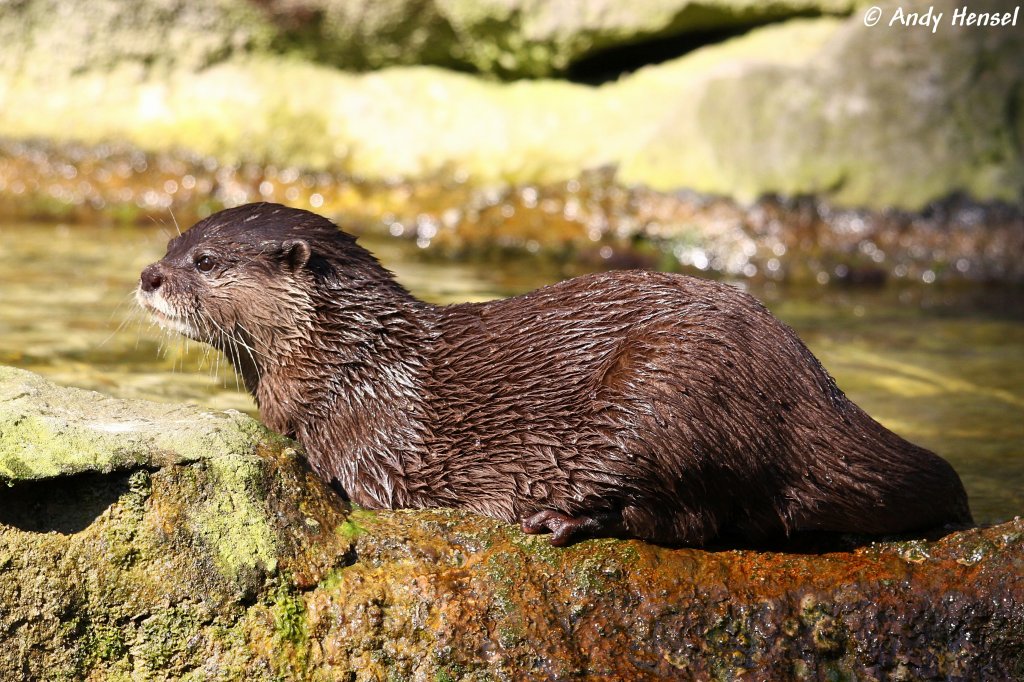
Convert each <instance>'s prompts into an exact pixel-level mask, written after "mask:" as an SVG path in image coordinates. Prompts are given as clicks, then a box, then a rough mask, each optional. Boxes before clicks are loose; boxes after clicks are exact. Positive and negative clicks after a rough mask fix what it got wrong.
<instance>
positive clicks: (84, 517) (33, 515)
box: [0, 471, 132, 535]
mask: <svg viewBox="0 0 1024 682" xmlns="http://www.w3.org/2000/svg"><path fill="white" fill-rule="evenodd" d="M131 476H132V472H130V471H124V472H118V473H116V474H106V475H104V474H98V473H93V472H90V473H85V474H78V475H76V476H63V477H60V478H53V479H46V480H42V481H30V482H25V483H19V484H17V485H15V486H13V487H11V488H8V489H6V490H2V491H0V525H5V526H11V527H13V528H17V529H18V530H22V531H25V532H29V533H49V532H57V533H60V534H61V535H71V534H73V533H78V532H81V531H83V530H85V529H86V528H88V527H89V526H90V525H91V524H92V523H93V522H94V521H96V519H97V518H99V516H100V515H101V514H103V512H104V511H106V510H107V509H108V508H110V507H111V506H112V505H113V504H114V503H115V502H117V501H118V500H119V499H120V498H121V496H122V495H124V494H125V493H127V492H129V491H130V490H131V487H132V486H131V483H130V482H129V479H130V478H131Z"/></svg>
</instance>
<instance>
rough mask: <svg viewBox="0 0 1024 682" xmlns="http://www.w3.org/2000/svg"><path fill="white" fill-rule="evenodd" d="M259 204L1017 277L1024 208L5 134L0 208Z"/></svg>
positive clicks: (619, 258) (438, 230) (927, 274)
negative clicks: (730, 193) (498, 178)
mask: <svg viewBox="0 0 1024 682" xmlns="http://www.w3.org/2000/svg"><path fill="white" fill-rule="evenodd" d="M250 201H275V202H280V203H286V204H290V205H294V206H299V207H303V208H308V209H309V210H312V211H316V212H319V213H322V214H324V215H327V216H330V217H331V218H332V219H334V220H336V221H337V222H338V224H339V225H341V226H342V227H343V228H345V229H346V230H349V231H352V232H356V233H377V234H388V235H391V236H394V237H398V238H403V239H409V240H413V241H415V242H416V243H417V245H419V246H420V247H421V248H422V249H423V250H424V252H425V253H426V254H437V255H441V256H447V257H473V258H488V257H514V256H515V255H517V254H519V255H527V256H529V257H531V258H536V257H538V255H539V256H546V257H549V258H553V259H556V260H558V261H561V262H570V261H572V262H576V263H581V264H584V265H593V264H595V263H598V264H602V265H605V264H607V265H612V266H614V267H637V266H640V267H651V268H659V269H663V270H688V271H691V272H696V273H701V272H705V273H717V274H721V275H726V276H731V277H748V278H761V279H766V280H774V281H788V282H797V283H818V284H826V283H842V284H847V283H848V284H854V285H878V284H883V283H885V282H887V281H894V282H899V281H907V282H923V283H925V284H931V283H934V282H950V281H953V282H955V281H973V282H1021V281H1024V260H1022V259H1020V258H1019V257H1018V254H1020V253H1021V252H1024V210H1022V209H1021V207H1019V206H1015V205H1012V204H1006V203H999V202H990V203H985V204H979V203H977V202H975V201H972V200H970V199H968V198H966V197H963V196H959V197H952V198H949V199H947V200H945V201H942V202H936V203H934V204H932V205H930V206H929V207H928V208H927V209H925V210H924V211H920V212H908V211H897V210H891V209H890V210H884V211H872V210H853V209H839V208H835V207H833V206H830V205H829V204H828V203H827V202H824V201H822V200H818V199H813V198H809V197H808V198H803V199H783V198H773V197H766V198H763V199H761V200H760V201H758V202H756V203H754V204H741V203H739V202H736V201H734V200H731V199H728V198H725V197H715V196H710V195H701V194H696V193H693V192H658V191H654V190H651V189H648V188H644V187H640V186H634V187H626V186H624V185H623V184H622V183H621V182H620V180H619V178H618V176H617V174H616V172H615V171H614V170H613V169H610V168H606V169H601V170H598V171H594V172H591V173H585V174H583V175H581V176H580V177H578V178H574V179H571V180H568V181H565V182H553V183H545V184H521V185H513V186H509V187H504V188H502V187H481V186H479V185H476V184H474V183H472V182H469V181H467V180H466V178H465V177H462V178H460V177H454V176H452V175H440V176H437V177H435V178H432V179H429V180H424V181H415V182H414V181H394V182H381V181H371V180H365V179H364V180H358V179H353V178H352V177H351V176H349V175H347V174H344V173H328V172H320V173H311V172H303V171H300V170H299V169H297V168H294V167H281V166H274V165H261V164H222V163H220V162H218V161H217V160H216V159H215V158H213V157H203V156H199V155H195V154H187V153H183V152H175V153H166V154H154V153H146V152H143V151H141V150H139V149H137V148H133V147H130V146H126V145H97V146H86V145H54V144H51V143H46V142H41V141H29V142H20V141H13V140H4V139H2V138H0V218H6V219H8V220H30V221H31V220H45V221H62V222H68V223H76V222H79V223H97V222H110V221H115V222H128V223H137V222H140V223H144V224H147V223H151V222H156V223H158V224H163V225H165V226H166V227H167V229H168V230H173V229H174V226H175V223H176V224H177V225H178V226H179V227H180V228H181V229H184V228H186V227H188V226H189V225H191V224H193V223H194V222H196V221H197V220H199V219H200V218H202V217H205V216H206V215H209V214H210V213H212V212H214V211H216V210H220V209H221V208H224V207H226V206H234V205H237V204H241V203H246V202H250Z"/></svg>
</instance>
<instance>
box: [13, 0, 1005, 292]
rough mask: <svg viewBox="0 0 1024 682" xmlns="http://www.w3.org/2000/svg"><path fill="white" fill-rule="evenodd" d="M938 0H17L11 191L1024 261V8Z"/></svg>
mask: <svg viewBox="0 0 1024 682" xmlns="http://www.w3.org/2000/svg"><path fill="white" fill-rule="evenodd" d="M905 4H906V5H907V7H906V8H905V9H906V10H908V11H922V12H923V11H925V10H926V9H927V7H928V6H929V5H925V4H924V3H905ZM930 4H934V6H935V10H934V11H935V12H939V11H943V12H944V17H945V19H944V21H943V24H942V25H940V26H939V27H938V30H936V31H935V32H934V33H932V32H931V31H930V29H929V28H927V27H920V26H919V27H904V26H899V25H896V26H888V25H886V24H887V19H888V18H889V17H890V16H891V14H892V12H894V11H895V10H896V8H897V7H899V5H896V4H883V5H882V8H883V10H884V11H883V21H882V22H881V24H880V25H878V26H874V27H867V26H865V22H864V20H863V19H864V11H865V6H864V4H863V3H859V4H858V3H856V2H844V1H840V0H822V1H820V2H811V1H802V0H793V1H792V2H771V3H762V2H752V1H748V0H704V1H699V2H695V1H692V0H651V1H649V2H640V3H625V4H624V3H620V2H618V1H617V0H571V1H566V2H547V1H545V0H476V1H471V0H384V1H370V0H218V1H217V2H204V3H197V2H186V1H185V0H140V1H138V2H133V3H123V2H117V1H116V0H98V1H90V2H85V1H84V0H3V2H0V138H2V139H3V148H2V150H0V210H2V211H3V212H4V213H6V214H7V215H15V216H18V217H55V218H60V219H73V218H75V217H76V216H77V217H79V218H89V219H92V218H95V217H96V216H97V214H98V215H99V216H105V217H107V218H109V217H110V216H116V217H120V218H121V219H129V220H130V219H136V218H138V217H139V216H140V215H143V214H152V213H162V214H164V215H166V212H167V211H168V209H170V210H174V211H175V212H176V213H177V212H178V211H180V212H181V213H182V214H183V216H182V217H184V218H185V220H186V221H187V220H189V219H191V218H192V217H193V214H195V215H196V216H198V215H202V214H204V213H208V212H209V211H211V210H214V209H215V208H219V207H220V206H222V205H228V204H235V203H241V202H243V201H249V200H256V199H259V198H268V199H274V200H279V201H284V202H287V203H293V204H297V205H304V206H307V207H311V208H314V209H319V210H321V212H325V213H329V214H332V215H335V216H339V215H343V216H344V215H348V214H351V215H349V217H350V218H351V219H352V220H353V221H359V220H362V221H363V222H365V223H370V224H373V225H377V226H384V227H388V229H390V231H391V232H392V233H401V234H403V235H404V236H410V237H415V238H416V239H418V240H420V242H421V243H422V242H425V243H433V244H435V245H436V246H439V247H454V248H456V249H462V248H466V247H467V246H474V245H475V246H480V245H484V246H492V245H493V244H494V243H496V242H500V243H501V244H502V245H504V246H514V247H522V246H536V245H539V246H540V247H541V248H548V247H553V248H557V247H559V246H560V245H564V244H565V243H574V242H575V243H582V244H587V243H593V242H599V241H604V240H612V241H614V240H615V239H619V240H620V241H621V239H622V238H628V239H632V238H634V237H637V236H639V237H640V238H643V239H645V240H653V241H655V242H659V243H660V244H662V246H666V245H667V246H666V248H665V249H663V250H664V251H666V252H669V253H671V254H672V255H673V256H674V258H675V260H676V261H678V262H679V263H680V264H681V265H682V266H697V267H698V268H699V269H712V270H718V271H724V272H727V273H732V274H743V275H751V274H753V273H757V274H759V275H763V276H769V277H796V278H800V277H805V276H806V277H810V278H814V277H818V279H821V277H820V275H821V273H822V272H825V273H826V274H829V276H830V277H835V271H836V268H837V267H840V272H842V271H843V270H842V268H843V267H845V268H846V270H845V271H846V272H850V271H854V272H860V271H862V270H863V269H864V267H865V266H866V267H868V268H869V269H870V270H872V271H877V274H876V275H872V276H882V277H888V276H892V275H895V276H897V277H910V278H912V279H919V278H921V277H922V276H924V275H923V273H925V272H927V271H931V272H932V273H937V276H938V277H953V278H959V277H963V276H964V275H966V276H968V277H974V278H976V279H1003V280H1005V279H1011V280H1017V279H1020V278H1021V277H1022V271H1021V266H1020V265H1019V264H1018V263H1017V261H1018V260H1020V259H1017V258H1013V259H1009V258H1003V257H1002V256H1001V254H1003V253H1006V252H1007V250H1012V249H1015V248H1017V247H1018V246H1021V244H1022V241H1021V237H1020V234H1021V232H1022V228H1021V221H1020V205H1021V198H1022V193H1024V150H1022V144H1024V142H1022V140H1024V85H1022V83H1024V41H1022V40H1021V35H1022V31H1024V27H985V28H978V27H974V28H959V27H954V26H951V25H949V17H951V15H952V11H953V9H955V6H954V4H953V3H952V2H937V3H930ZM918 5H919V6H918ZM970 9H971V10H972V11H1005V9H1006V8H1005V7H1004V6H1003V4H1002V3H997V2H989V3H973V4H972V5H971V7H970ZM119 154H120V155H121V156H123V155H125V154H127V155H129V156H132V157H133V159H134V160H131V161H130V162H129V169H128V170H127V171H124V170H123V169H120V168H119V161H118V160H117V159H118V158H120V157H119ZM139 154H142V156H141V157H140V156H139ZM139 159H142V160H141V161H140V160H139ZM83 165H85V166H86V167H87V168H85V169H83V168H81V167H82V166H83ZM154 165H162V167H163V168H164V169H165V171H166V172H165V173H163V174H159V175H160V177H157V176H156V175H154V174H153V172H152V167H153V166H154ZM147 171H148V174H147ZM72 172H74V174H73V177H70V178H69V177H67V176H68V175H72ZM204 174H212V176H213V177H212V181H211V182H210V183H209V186H208V187H206V186H205V185H204V186H200V187H199V188H198V189H196V188H195V186H194V185H193V187H191V188H189V187H183V186H182V183H181V181H180V180H181V178H184V177H186V176H188V177H191V178H193V179H194V178H195V177H197V176H202V175H204ZM118 175H120V176H121V177H120V180H116V181H112V180H111V176H118ZM164 175H166V176H167V177H163V176H164ZM290 179H291V181H290ZM300 179H301V181H300ZM190 182H191V181H186V183H184V184H186V185H187V184H189V183H190ZM581 183H582V188H581ZM295 184H297V185H298V186H297V187H291V185H295ZM312 185H316V186H317V188H318V190H319V191H310V188H311V186H312ZM399 185H402V186H403V188H402V190H401V191H399V192H398V196H396V194H395V187H396V186H399ZM524 187H525V188H526V189H527V191H526V193H525V197H523V196H519V194H521V192H516V191H513V192H512V193H511V195H510V194H509V191H508V190H509V189H510V188H512V189H518V190H522V189H523V188H524ZM172 189H173V190H175V191H169V190H172ZM181 190H184V192H183V193H182V194H181V195H178V192H179V191H181ZM289 190H291V191H289ZM425 194H426V195H429V196H430V200H429V201H427V200H424V195H425ZM185 195H188V197H189V198H188V199H185V198H183V197H184V196H185ZM312 195H316V197H314V198H313V199H312V202H310V197H311V196H312ZM410 196H411V198H410ZM510 196H511V202H512V205H511V208H504V205H502V206H498V209H499V210H498V211H497V214H498V215H497V216H496V222H495V221H492V222H491V223H488V222H487V221H486V220H485V221H484V222H483V223H481V222H480V220H479V218H480V217H481V215H480V214H486V213H487V210H486V209H487V208H488V207H490V206H497V205H498V204H504V203H507V201H506V200H509V199H510ZM545 197H546V198H547V199H549V201H548V202H547V203H546V204H545V205H544V206H543V210H542V211H538V210H537V208H538V207H537V204H538V203H539V201H540V199H541V198H545ZM573 206H576V208H575V209H574V208H573ZM567 208H568V211H567V210H566V209H567ZM752 209H756V210H752ZM765 211H767V213H768V214H769V215H768V216H766V215H765ZM510 212H511V213H512V214H513V216H509V215H507V214H509V213H510ZM533 214H539V216H538V215H533ZM484 217H485V218H486V216H484ZM510 217H513V218H514V219H511V220H510V219H509V218H510ZM467 221H468V222H467ZM396 224H397V227H396ZM979 229H980V230H982V231H983V234H981V235H979V234H978V232H979ZM936 230H937V231H938V236H936V234H935V231H936ZM865 239H867V240H871V241H872V244H873V245H874V246H875V247H877V250H878V252H880V253H882V254H883V255H886V257H887V258H886V261H885V265H884V266H883V267H879V263H880V262H881V261H879V260H878V258H877V256H874V253H875V251H874V250H873V249H872V248H870V247H869V249H868V253H867V254H866V257H865V253H864V251H863V248H864V243H865ZM900 239H902V240H903V243H901V242H900ZM910 242H913V244H914V245H915V246H916V251H915V254H916V255H914V256H912V257H911V255H910V254H909V253H908V251H909V248H908V247H909V244H910ZM801 245H802V246H804V247H807V248H801ZM615 246H617V247H620V246H621V245H620V244H615ZM811 247H813V248H811ZM779 252H783V254H788V256H787V257H782V258H781V260H780V255H779ZM795 256H799V261H800V262H799V263H797V262H796V261H797V260H798V259H797V258H795ZM772 259H774V260H775V261H778V262H779V263H781V265H779V266H777V267H775V268H774V269H773V268H769V267H768V263H769V261H772ZM808 259H811V260H814V259H818V260H814V262H813V263H811V261H809V260H808ZM819 261H820V262H819ZM808 263H811V264H810V265H808ZM901 264H902V267H898V266H900V265H901ZM702 266H703V267H702ZM925 278H926V279H927V277H926V276H925Z"/></svg>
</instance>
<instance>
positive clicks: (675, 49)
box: [565, 26, 755, 85]
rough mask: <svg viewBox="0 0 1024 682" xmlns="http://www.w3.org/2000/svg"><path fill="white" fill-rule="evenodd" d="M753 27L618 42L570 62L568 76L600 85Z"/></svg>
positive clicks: (583, 82)
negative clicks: (624, 43)
mask: <svg viewBox="0 0 1024 682" xmlns="http://www.w3.org/2000/svg"><path fill="white" fill-rule="evenodd" d="M753 28H755V26H741V27H732V28H723V29H714V30H708V31H695V32H693V33H685V34H682V35H674V36H664V37H659V38H652V39H650V40H645V41H643V42H639V43H632V44H628V45H616V46H615V47H609V48H607V49H604V50H601V51H599V52H594V53H593V54H589V55H587V56H585V57H583V58H582V59H578V60H576V61H575V62H573V63H572V64H570V65H569V68H568V70H567V71H566V73H565V78H566V80H569V81H572V82H575V83H582V84H585V85H600V84H602V83H607V82H610V81H614V80H618V79H619V78H621V77H622V76H626V75H628V74H630V73H633V72H634V71H637V70H638V69H641V68H643V67H645V66H653V65H655V64H662V63H664V62H667V61H671V60H673V59H676V58H678V57H682V56H683V55H685V54H688V53H690V52H693V51H694V50H698V49H700V48H702V47H707V46H709V45H714V44H716V43H721V42H724V41H726V40H729V39H730V38H736V37H738V36H741V35H743V34H744V33H747V32H748V31H750V30H752V29H753Z"/></svg>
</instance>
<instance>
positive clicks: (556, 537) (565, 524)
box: [519, 509, 605, 547]
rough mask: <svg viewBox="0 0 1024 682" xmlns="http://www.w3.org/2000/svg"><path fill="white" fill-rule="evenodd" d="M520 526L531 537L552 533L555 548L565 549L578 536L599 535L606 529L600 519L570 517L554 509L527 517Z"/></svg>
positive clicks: (552, 542)
mask: <svg viewBox="0 0 1024 682" xmlns="http://www.w3.org/2000/svg"><path fill="white" fill-rule="evenodd" d="M519 525H520V526H521V527H522V529H523V532H524V533H527V534H530V535H535V534H537V533H548V532H549V533H551V544H552V545H554V546H555V547H564V546H565V545H567V544H569V543H570V542H571V541H572V540H573V538H574V537H575V536H576V535H581V534H585V535H597V534H598V533H599V532H600V531H602V530H603V529H604V527H605V524H604V523H603V522H602V520H600V518H599V517H594V516H569V515H568V514H563V513H562V512H557V511H554V510H552V509H545V510H544V511H540V512H537V513H536V514H533V515H532V516H527V517H525V518H523V519H522V520H521V521H520V522H519Z"/></svg>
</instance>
